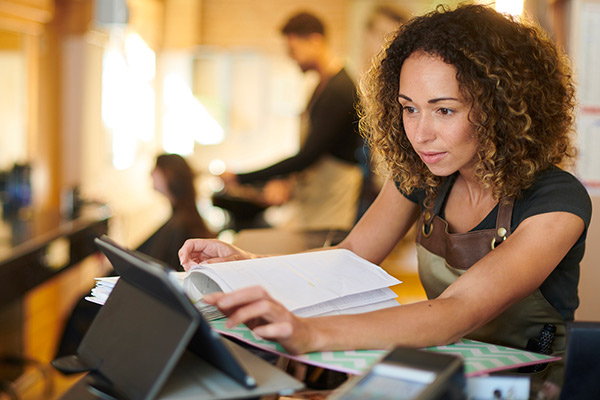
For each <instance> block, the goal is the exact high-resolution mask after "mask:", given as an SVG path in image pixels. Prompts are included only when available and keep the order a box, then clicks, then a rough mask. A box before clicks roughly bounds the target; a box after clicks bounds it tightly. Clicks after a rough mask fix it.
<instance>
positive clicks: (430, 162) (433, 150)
mask: <svg viewBox="0 0 600 400" xmlns="http://www.w3.org/2000/svg"><path fill="white" fill-rule="evenodd" d="M398 101H399V102H400V104H401V105H402V121H403V123H404V129H405V131H406V136H407V137H408V140H409V141H410V143H411V144H412V146H413V148H414V149H415V151H416V152H417V154H419V156H420V157H421V160H423V162H424V163H425V164H426V165H427V167H428V168H429V170H430V171H431V172H432V173H433V174H434V175H437V176H448V175H451V174H453V173H454V172H456V171H460V172H461V173H463V174H464V173H470V172H472V170H473V168H474V165H475V162H476V154H477V148H478V144H479V141H478V139H477V137H476V136H475V129H474V126H473V124H472V123H470V122H469V111H470V110H471V103H470V102H467V101H466V100H465V99H464V98H463V96H462V95H461V93H460V91H459V87H458V81H457V79H456V68H455V67H454V66H453V65H451V64H446V63H445V62H444V61H443V60H442V59H441V58H440V57H438V56H433V55H430V54H427V53H424V52H420V51H418V52H415V53H413V54H411V55H410V56H409V57H408V58H407V59H406V60H405V61H404V64H403V66H402V69H401V70H400V88H399V93H398Z"/></svg>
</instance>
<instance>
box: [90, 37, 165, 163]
mask: <svg viewBox="0 0 600 400" xmlns="http://www.w3.org/2000/svg"><path fill="white" fill-rule="evenodd" d="M155 71H156V57H155V54H154V52H153V51H152V49H150V48H149V47H148V46H147V45H146V43H145V42H144V41H143V40H142V39H141V37H140V36H139V35H138V34H136V33H129V34H127V35H125V36H123V35H121V34H113V35H112V36H111V39H110V42H109V44H108V46H107V48H106V49H105V52H104V56H103V60H102V112H101V113H102V122H103V123H104V126H105V127H106V128H107V129H108V130H109V131H110V132H111V133H112V135H113V147H112V148H113V165H114V167H115V168H117V169H120V170H122V169H127V168H129V167H130V166H131V165H133V162H134V161H135V154H136V149H137V141H138V140H141V141H144V142H148V141H151V140H152V139H153V138H154V131H155V127H154V119H155V117H154V115H155V107H156V103H155V94H154V88H153V80H154V76H155Z"/></svg>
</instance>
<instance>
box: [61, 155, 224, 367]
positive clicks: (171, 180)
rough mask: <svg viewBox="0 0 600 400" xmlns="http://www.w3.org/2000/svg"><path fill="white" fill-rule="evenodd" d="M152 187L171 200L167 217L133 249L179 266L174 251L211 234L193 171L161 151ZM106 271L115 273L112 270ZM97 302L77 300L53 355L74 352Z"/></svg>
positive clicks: (185, 163) (91, 319) (181, 158)
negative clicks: (202, 213) (200, 206)
mask: <svg viewBox="0 0 600 400" xmlns="http://www.w3.org/2000/svg"><path fill="white" fill-rule="evenodd" d="M152 180H153V185H154V189H155V190H156V191H158V192H160V193H161V194H163V195H164V196H166V197H167V199H168V200H169V202H170V203H171V209H172V213H171V216H170V218H169V219H168V220H167V222H165V224H164V225H162V226H161V227H160V228H158V230H157V231H156V232H154V233H153V234H152V235H151V236H150V237H149V238H148V239H147V240H146V241H145V242H144V243H142V244H141V245H140V246H139V247H138V248H137V249H136V250H138V251H140V252H142V253H144V254H147V255H149V256H152V257H154V258H156V259H157V260H160V261H163V262H164V263H166V264H168V265H170V266H171V267H172V268H175V269H177V268H180V263H179V259H178V255H177V252H178V250H179V248H180V247H181V246H182V245H183V243H185V241H186V240H187V239H189V238H197V237H204V238H213V237H215V234H214V233H213V232H211V231H210V230H209V229H208V227H207V226H206V223H205V222H204V220H203V219H202V217H201V216H200V214H199V213H198V208H197V207H196V189H195V186H194V173H193V171H192V169H191V168H190V166H189V165H188V163H187V162H186V161H185V159H184V158H183V157H181V156H180V155H178V154H162V155H159V156H158V157H157V158H156V165H155V167H154V168H153V170H152ZM108 275H114V270H111V271H110V272H109V273H108ZM100 307H101V306H100V305H98V304H95V303H91V302H89V301H87V300H85V298H82V299H80V300H79V302H78V303H77V304H76V305H75V308H74V309H73V311H72V313H71V316H70V317H69V319H68V321H67V324H66V325H65V330H64V332H63V335H62V338H61V341H60V343H59V345H58V350H57V353H56V358H58V357H62V356H66V355H70V354H75V353H76V352H77V347H78V346H79V343H80V342H81V339H83V336H84V335H85V333H86V332H87V329H88V328H89V326H90V324H91V323H92V321H93V319H94V317H95V316H96V314H97V313H98V311H99V310H100Z"/></svg>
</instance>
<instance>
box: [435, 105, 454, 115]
mask: <svg viewBox="0 0 600 400" xmlns="http://www.w3.org/2000/svg"><path fill="white" fill-rule="evenodd" d="M438 112H439V113H440V114H442V115H450V114H452V113H453V112H454V111H452V110H451V109H449V108H443V107H442V108H440V109H438Z"/></svg>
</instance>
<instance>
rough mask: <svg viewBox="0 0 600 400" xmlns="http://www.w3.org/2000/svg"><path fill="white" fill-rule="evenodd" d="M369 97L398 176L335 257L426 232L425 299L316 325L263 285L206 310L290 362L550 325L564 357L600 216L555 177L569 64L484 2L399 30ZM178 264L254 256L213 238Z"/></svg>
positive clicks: (366, 118)
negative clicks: (245, 328)
mask: <svg viewBox="0 0 600 400" xmlns="http://www.w3.org/2000/svg"><path fill="white" fill-rule="evenodd" d="M362 89H363V91H362V95H363V97H362V101H363V108H362V113H363V118H362V120H361V124H362V129H363V132H364V133H365V135H366V137H367V139H368V141H369V143H370V146H371V148H372V150H373V152H374V153H375V154H377V155H378V159H379V160H380V162H381V164H382V167H383V168H382V170H383V171H385V173H386V174H387V176H388V180H387V182H386V183H385V184H384V186H383V188H382V190H381V192H380V194H379V196H378V198H377V199H376V200H375V202H374V204H373V205H372V206H371V208H370V209H369V210H368V211H367V213H366V214H365V215H364V217H363V218H362V219H361V220H360V221H359V222H358V223H357V225H356V226H355V228H354V229H353V230H352V232H351V233H350V234H349V235H348V237H347V238H346V239H345V240H344V241H343V242H342V243H341V244H339V245H338V247H340V248H345V249H349V250H351V251H353V252H354V253H356V254H358V255H360V256H361V257H363V258H365V259H367V260H369V261H371V262H374V263H380V262H381V261H382V260H383V259H384V258H385V257H386V256H387V255H388V253H389V252H390V251H391V250H392V249H393V248H394V246H395V245H396V243H397V242H398V241H399V240H400V239H401V238H402V237H404V236H405V234H406V233H407V232H408V231H409V229H410V228H411V227H412V226H413V225H414V224H415V223H416V224H417V232H418V233H417V253H418V262H419V275H420V278H421V281H422V283H423V286H424V288H425V290H426V292H427V295H428V298H429V299H428V300H426V301H422V302H417V303H413V304H407V305H402V306H398V307H393V308H388V309H384V310H379V311H374V312H370V313H365V314H360V315H342V316H327V317H318V318H299V317H297V316H295V315H293V314H291V313H290V312H288V311H287V310H285V309H284V308H283V307H282V306H281V305H280V304H279V303H278V302H277V301H276V300H275V299H273V298H271V297H270V296H269V295H268V294H267V293H265V292H264V290H262V289H261V288H258V287H252V288H247V289H242V290H239V291H237V292H233V293H229V294H223V293H215V294H211V295H209V296H207V297H206V301H207V302H210V303H213V304H216V305H217V306H218V307H219V308H220V309H221V310H223V311H224V312H225V313H226V314H227V315H228V316H229V321H228V324H229V325H230V326H234V325H235V324H238V323H246V324H247V325H249V326H250V327H251V328H252V329H253V330H254V332H255V333H256V334H258V335H260V336H262V337H264V338H267V339H271V340H276V341H278V342H279V343H281V344H282V345H283V346H284V347H285V348H286V349H287V350H288V351H290V352H292V353H304V352H309V351H318V350H343V349H368V348H389V347H391V346H397V345H405V346H413V347H424V346H433V345H443V344H447V343H451V342H453V341H456V340H457V339H459V338H462V337H468V338H472V339H477V340H482V341H486V342H492V343H496V344H501V345H507V346H511V347H517V348H525V347H526V346H527V342H528V340H529V339H533V338H537V337H538V336H539V333H540V330H541V329H542V328H543V327H544V325H545V324H552V325H554V327H555V328H556V334H555V335H556V336H555V340H554V343H553V350H554V351H555V352H560V351H562V350H563V349H564V347H565V324H566V322H568V321H571V320H573V318H574V311H575V309H576V307H577V305H578V298H577V284H578V279H579V262H580V260H581V258H582V256H583V252H584V244H585V236H586V231H587V227H588V225H589V222H590V218H591V203H590V199H589V196H588V194H587V192H586V190H585V188H584V187H583V186H582V185H581V184H580V182H579V181H578V180H577V179H576V178H575V177H574V176H572V175H571V174H570V173H568V172H566V171H564V170H562V169H560V168H559V167H558V164H561V163H565V162H568V161H569V160H571V159H572V158H573V157H574V156H575V150H574V148H573V147H572V145H571V139H572V138H571V135H572V133H573V132H572V125H573V110H574V87H573V81H572V78H571V72H570V70H569V67H568V65H567V60H566V58H565V56H564V55H563V54H562V53H560V52H559V51H558V50H557V48H556V46H555V45H554V44H553V43H552V41H551V40H550V39H548V38H547V37H546V35H544V34H543V33H542V31H541V30H540V29H539V28H536V27H534V26H531V25H529V24H527V23H525V22H519V21H517V20H515V19H513V18H511V17H507V16H504V15H502V14H499V13H497V12H495V11H494V10H492V9H490V8H488V7H486V6H481V5H463V6H459V7H458V8H457V9H455V10H453V11H451V10H448V9H446V8H444V7H438V9H437V10H435V11H434V12H431V13H429V14H427V15H424V16H420V17H417V18H415V19H413V20H411V21H410V22H408V23H406V24H405V25H403V26H402V27H401V28H400V30H399V31H398V33H397V34H396V36H395V38H394V39H393V40H392V41H391V42H390V43H389V45H388V47H387V49H386V50H385V51H384V52H383V53H382V54H381V55H380V58H379V62H378V63H376V65H375V66H374V67H373V68H372V70H371V71H370V75H369V78H368V79H366V80H365V81H364V82H363V85H362ZM179 255H180V261H181V263H182V265H183V266H184V267H185V268H186V269H187V268H189V267H190V266H191V265H193V264H195V263H198V262H201V261H207V260H208V261H209V262H216V261H226V260H231V259H239V258H247V257H257V256H256V255H254V254H250V253H247V252H245V251H243V250H241V249H238V248H235V247H233V246H231V245H226V244H223V243H221V242H218V241H204V240H190V241H188V242H186V244H185V245H184V246H183V248H182V249H181V250H180V252H179Z"/></svg>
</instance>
